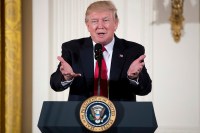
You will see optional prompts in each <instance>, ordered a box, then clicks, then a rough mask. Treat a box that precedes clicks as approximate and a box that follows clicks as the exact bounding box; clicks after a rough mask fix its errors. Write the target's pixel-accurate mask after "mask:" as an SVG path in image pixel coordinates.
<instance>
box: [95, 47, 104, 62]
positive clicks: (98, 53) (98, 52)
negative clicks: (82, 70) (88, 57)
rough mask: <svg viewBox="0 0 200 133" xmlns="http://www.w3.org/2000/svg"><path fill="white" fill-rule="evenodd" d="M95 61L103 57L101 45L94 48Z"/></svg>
mask: <svg viewBox="0 0 200 133" xmlns="http://www.w3.org/2000/svg"><path fill="white" fill-rule="evenodd" d="M94 53H95V59H96V60H98V59H99V58H101V56H102V45H101V44H100V43H97V44H95V46H94Z"/></svg>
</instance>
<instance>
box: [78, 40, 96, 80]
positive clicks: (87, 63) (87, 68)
mask: <svg viewBox="0 0 200 133" xmlns="http://www.w3.org/2000/svg"><path fill="white" fill-rule="evenodd" d="M80 58H81V65H82V68H83V74H84V75H85V77H86V80H87V79H90V80H91V79H92V78H93V77H94V76H93V75H94V72H93V70H94V59H93V44H92V40H91V38H88V39H86V41H85V42H84V44H83V45H82V46H81V50H80Z"/></svg>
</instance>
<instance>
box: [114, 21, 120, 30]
mask: <svg viewBox="0 0 200 133" xmlns="http://www.w3.org/2000/svg"><path fill="white" fill-rule="evenodd" d="M118 23H119V22H118V21H115V27H114V29H115V31H116V30H117V28H118Z"/></svg>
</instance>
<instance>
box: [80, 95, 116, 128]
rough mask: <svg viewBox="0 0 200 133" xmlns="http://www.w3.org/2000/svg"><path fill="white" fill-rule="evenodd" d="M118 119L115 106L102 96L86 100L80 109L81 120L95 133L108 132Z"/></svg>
mask: <svg viewBox="0 0 200 133" xmlns="http://www.w3.org/2000/svg"><path fill="white" fill-rule="evenodd" d="M115 119H116V109H115V106H114V104H113V103H112V102H111V101H110V100H109V99H107V98H105V97H102V96H93V97H90V98H88V99H87V100H85V101H84V102H83V103H82V105H81V108H80V120H81V122H82V124H83V126H84V127H86V128H87V129H88V130H90V131H93V132H102V131H106V130H108V129H109V128H110V127H111V126H112V125H113V123H114V122H115Z"/></svg>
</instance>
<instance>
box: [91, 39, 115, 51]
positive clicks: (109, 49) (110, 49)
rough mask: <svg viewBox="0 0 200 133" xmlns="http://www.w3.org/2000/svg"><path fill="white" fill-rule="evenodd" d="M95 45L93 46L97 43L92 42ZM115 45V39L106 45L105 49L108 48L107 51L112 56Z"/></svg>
mask: <svg viewBox="0 0 200 133" xmlns="http://www.w3.org/2000/svg"><path fill="white" fill-rule="evenodd" d="M92 43H93V46H95V44H96V43H95V42H94V41H92ZM114 43H115V37H113V39H112V41H111V42H110V43H108V44H107V45H105V46H104V47H105V48H106V51H107V52H108V53H109V54H111V53H112V51H113V46H114Z"/></svg>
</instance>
